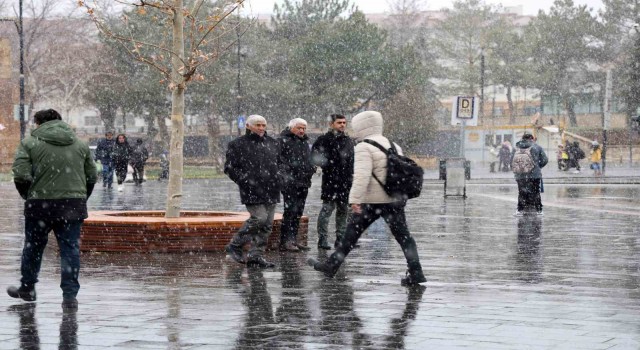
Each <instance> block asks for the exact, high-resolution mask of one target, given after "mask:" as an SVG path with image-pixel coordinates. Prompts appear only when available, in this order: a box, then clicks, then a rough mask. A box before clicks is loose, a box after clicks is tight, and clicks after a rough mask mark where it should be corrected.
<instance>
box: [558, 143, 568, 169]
mask: <svg viewBox="0 0 640 350" xmlns="http://www.w3.org/2000/svg"><path fill="white" fill-rule="evenodd" d="M556 160H557V161H558V170H560V171H564V170H567V167H568V166H569V165H568V164H567V162H568V161H569V155H568V154H567V152H566V151H565V149H564V146H563V145H558V150H557V151H556Z"/></svg>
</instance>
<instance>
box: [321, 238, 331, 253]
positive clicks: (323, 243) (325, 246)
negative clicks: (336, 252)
mask: <svg viewBox="0 0 640 350" xmlns="http://www.w3.org/2000/svg"><path fill="white" fill-rule="evenodd" d="M318 249H324V250H331V246H330V245H329V242H328V241H327V236H320V237H319V238H318Z"/></svg>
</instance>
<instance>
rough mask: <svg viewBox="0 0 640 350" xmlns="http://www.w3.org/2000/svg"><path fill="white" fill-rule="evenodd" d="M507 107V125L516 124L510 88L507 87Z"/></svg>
mask: <svg viewBox="0 0 640 350" xmlns="http://www.w3.org/2000/svg"><path fill="white" fill-rule="evenodd" d="M507 105H508V106H509V124H511V125H514V124H515V123H516V114H515V113H514V112H515V111H514V110H513V97H512V96H511V86H507Z"/></svg>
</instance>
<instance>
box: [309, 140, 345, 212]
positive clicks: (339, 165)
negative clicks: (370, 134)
mask: <svg viewBox="0 0 640 350" xmlns="http://www.w3.org/2000/svg"><path fill="white" fill-rule="evenodd" d="M354 147H355V142H354V140H353V139H351V137H349V136H348V135H347V134H345V133H343V132H337V131H334V130H329V131H328V132H327V133H326V134H324V135H320V137H318V139H317V140H316V142H314V143H313V147H312V151H311V157H312V160H313V164H314V165H317V166H320V167H321V168H322V194H321V199H322V200H323V201H339V202H343V203H346V202H347V201H348V198H349V190H350V189H351V183H352V182H353V152H354Z"/></svg>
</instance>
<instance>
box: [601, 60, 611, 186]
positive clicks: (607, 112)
mask: <svg viewBox="0 0 640 350" xmlns="http://www.w3.org/2000/svg"><path fill="white" fill-rule="evenodd" d="M611 80H612V78H611V68H608V69H607V78H606V82H605V84H604V120H603V121H602V175H604V174H605V169H606V166H607V130H608V129H609V124H610V122H611V95H612V88H611V85H612V81H611Z"/></svg>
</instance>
